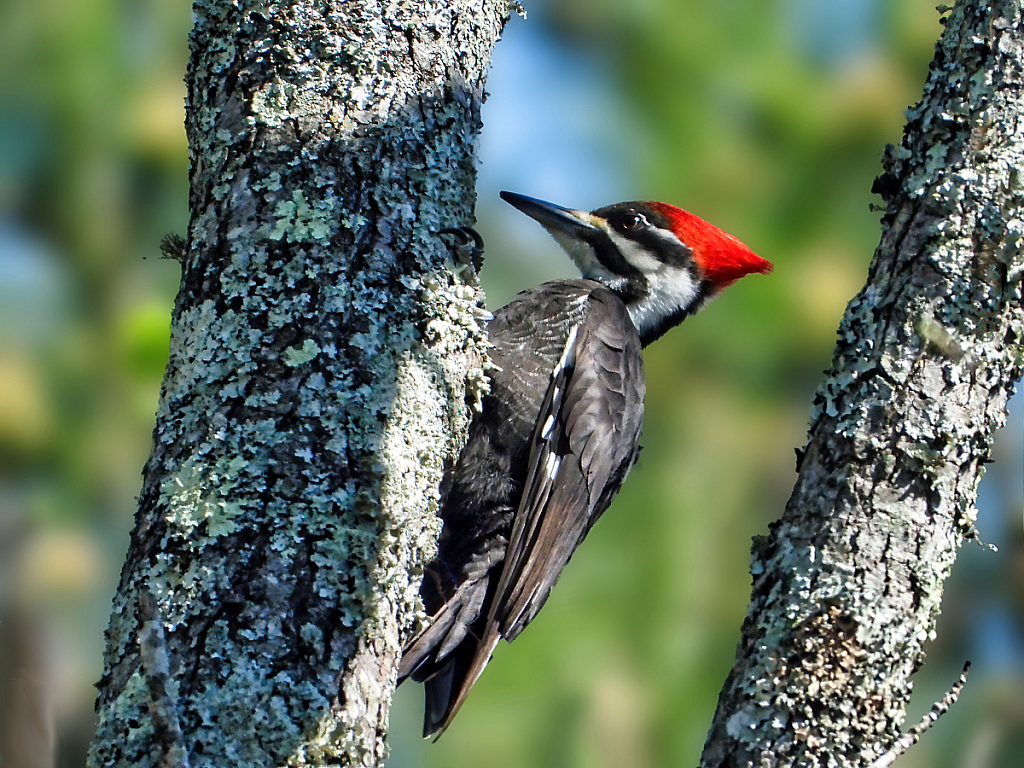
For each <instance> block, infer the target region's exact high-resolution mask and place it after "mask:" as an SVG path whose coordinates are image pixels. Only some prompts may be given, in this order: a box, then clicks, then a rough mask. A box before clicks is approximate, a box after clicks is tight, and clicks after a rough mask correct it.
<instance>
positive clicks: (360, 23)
mask: <svg viewBox="0 0 1024 768" xmlns="http://www.w3.org/2000/svg"><path fill="white" fill-rule="evenodd" d="M194 14H195V27H194V29H193V32H192V36H191V59H190V62H189V71H188V76H187V82H188V105H187V118H186V128H187V133H188V139H189V145H190V152H191V160H192V165H191V173H190V180H191V196H190V207H191V222H190V225H189V232H188V238H187V243H186V246H185V249H184V253H183V254H182V258H181V260H182V281H181V287H180V290H179V293H178V297H177V300H176V303H175V308H174V314H173V319H172V340H171V351H170V360H169V363H168V367H167V372H166V376H165V379H164V383H163V388H162V392H161V401H160V406H159V412H158V414H157V421H156V429H155V432H154V447H153V452H152V455H151V457H150V459H149V461H148V463H147V465H146V468H145V472H144V482H143V488H142V493H141V496H140V498H139V508H138V512H137V515H136V521H135V529H134V531H133V532H132V538H131V545H130V550H129V553H128V557H127V561H126V563H125V566H124V569H123V571H122V574H121V582H120V585H119V588H118V593H117V595H116V597H115V600H114V610H113V615H112V618H111V624H110V628H109V629H108V632H107V652H106V659H105V669H104V673H103V678H102V680H101V681H100V685H99V688H100V693H99V698H98V701H97V709H98V711H99V716H100V720H99V726H98V729H97V733H96V736H95V740H94V742H93V745H92V749H91V752H90V764H91V765H93V766H110V765H117V766H131V765H152V764H156V763H161V764H165V765H178V766H184V765H193V766H199V765H209V766H217V767H218V768H222V767H223V766H228V765H231V766H270V765H284V764H286V763H287V764H288V765H295V766H299V765H323V764H343V765H352V766H356V765H367V766H370V765H376V764H378V763H379V761H380V760H381V759H382V757H383V754H384V736H385V732H386V726H387V713H388V707H389V704H390V698H391V692H392V689H393V687H394V668H395V663H396V659H397V656H398V654H399V652H400V640H399V636H400V631H401V630H402V629H403V628H404V627H406V626H407V625H408V624H409V623H410V622H411V621H412V619H413V612H414V610H415V608H416V605H417V588H418V581H419V573H420V571H419V570H418V568H419V566H420V563H421V562H422V560H423V559H424V557H426V556H427V555H429V554H430V552H431V551H432V548H433V546H434V543H433V542H434V539H435V537H436V534H437V531H438V523H437V522H436V520H435V519H434V518H433V517H432V515H430V514H428V512H430V511H432V510H433V509H434V508H435V507H436V498H437V493H438V485H439V481H440V479H441V476H442V471H443V468H444V466H445V464H446V463H447V462H450V461H451V460H453V458H454V457H455V456H456V455H457V452H458V449H459V447H460V445H461V443H462V440H463V438H464V433H465V427H466V424H467V416H468V413H467V410H468V406H467V403H470V402H472V400H473V398H474V397H475V396H476V395H477V394H478V390H479V383H480V381H482V378H481V370H480V364H481V349H482V346H481V341H482V337H481V332H480V330H479V328H478V325H477V322H476V318H475V314H474V313H475V312H476V310H477V305H478V303H479V299H480V296H479V291H478V290H477V288H476V282H475V274H474V273H473V270H472V269H471V268H467V267H465V266H464V265H460V264H456V263H453V262H452V259H451V257H450V255H449V252H448V251H447V249H446V248H445V246H444V243H443V242H442V240H441V238H439V237H438V232H439V230H441V229H443V228H445V227H453V226H457V225H461V224H466V223H470V222H471V220H472V210H473V202H474V193H473V189H474V183H475V148H476V136H477V133H478V130H479V127H480V119H479V116H480V111H479V110H480V104H481V101H482V99H483V82H484V75H485V72H486V67H487V66H488V62H489V57H490V53H491V49H492V46H493V44H494V42H495V40H496V38H497V36H498V34H499V32H500V30H501V28H502V26H503V24H504V22H505V21H506V19H507V14H508V8H507V4H506V3H505V2H503V1H500V0H488V1H486V2H482V3H475V2H454V3H449V2H443V1H442V0H418V1H417V2H415V3H401V2H386V1H385V2H374V1H373V0H361V1H360V2H347V1H343V0H333V1H332V2H327V3H313V2H310V1H309V0H292V1H291V2H277V3H256V2H251V1H250V0H241V2H224V0H196V2H195V6H194Z"/></svg>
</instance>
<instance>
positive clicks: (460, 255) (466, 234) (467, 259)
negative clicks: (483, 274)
mask: <svg viewBox="0 0 1024 768" xmlns="http://www.w3.org/2000/svg"><path fill="white" fill-rule="evenodd" d="M438 234H439V235H454V236H455V237H456V238H458V239H457V240H456V242H454V243H453V244H452V245H451V248H450V250H451V252H452V254H453V255H454V256H455V258H456V260H457V261H458V262H459V263H461V264H469V265H472V267H473V269H474V270H475V271H476V272H479V271H480V268H481V267H482V266H483V263H484V239H483V238H482V237H480V233H479V232H477V231H476V230H475V229H473V228H472V227H448V228H446V229H442V230H441V231H440V232H438Z"/></svg>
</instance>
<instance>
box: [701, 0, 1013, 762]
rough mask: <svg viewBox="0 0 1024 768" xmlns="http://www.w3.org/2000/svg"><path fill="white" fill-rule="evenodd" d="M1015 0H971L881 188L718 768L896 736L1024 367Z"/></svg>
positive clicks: (747, 646)
mask: <svg viewBox="0 0 1024 768" xmlns="http://www.w3.org/2000/svg"><path fill="white" fill-rule="evenodd" d="M1022 25H1024V21H1022V4H1021V2H1020V0H1002V1H1001V2H995V3H979V2H960V3H958V4H957V6H956V8H955V9H954V10H953V12H952V14H951V15H950V16H949V17H948V18H947V19H946V31H945V33H944V34H943V36H942V39H941V40H940V42H939V44H938V46H937V48H936V55H935V59H934V61H933V63H932V66H931V70H930V73H929V78H928V82H927V84H926V86H925V92H924V97H923V98H922V100H921V102H920V103H919V104H918V105H917V106H915V107H913V108H912V109H911V110H909V111H908V123H907V126H906V129H905V133H904V138H903V142H902V145H901V146H900V147H891V148H889V150H888V151H887V153H886V157H885V161H884V173H883V174H882V175H881V176H880V177H879V180H878V182H877V184H876V190H877V191H879V192H880V193H881V194H882V196H883V198H884V199H885V202H886V212H885V216H884V219H883V234H882V238H881V242H880V244H879V247H878V249H877V251H876V252H875V256H874V259H873V261H872V264H871V268H870V270H869V275H868V281H867V284H866V285H865V287H864V288H863V290H862V291H861V292H860V294H858V296H857V297H855V298H854V299H853V300H852V301H851V302H850V304H849V306H848V307H847V311H846V314H845V316H844V318H843V321H842V324H841V325H840V328H839V342H838V344H837V347H836V351H835V356H834V359H833V363H832V368H831V370H830V371H828V372H827V374H826V380H825V381H824V383H823V384H822V386H821V387H820V389H819V391H818V393H817V395H816V398H815V403H814V410H813V413H812V421H811V426H810V433H809V441H808V444H807V446H806V448H805V449H804V451H803V452H802V453H801V454H800V455H801V458H800V462H799V463H800V467H799V469H800V472H799V478H798V480H797V485H796V487H795V489H794V491H793V495H792V497H791V498H790V500H789V503H788V504H787V507H786V511H785V513H784V515H783V517H782V518H781V519H780V520H778V521H777V522H775V523H774V524H772V526H771V529H770V532H769V535H768V536H767V537H763V538H761V539H759V540H757V541H755V546H754V551H753V563H752V574H753V592H752V599H751V603H750V608H749V611H748V615H747V618H746V620H745V622H744V625H743V636H742V640H741V643H740V647H739V649H738V651H737V661H736V665H735V666H734V668H733V670H732V672H731V673H730V675H729V677H728V679H727V680H726V683H725V687H724V688H723V690H722V693H721V697H720V699H719V705H718V711H717V713H716V715H715V720H714V723H713V725H712V729H711V732H710V734H709V737H708V741H707V744H706V746H705V750H704V755H703V758H702V765H705V766H740V765H752V766H788V765H801V766H854V765H868V764H870V763H871V762H872V761H873V759H874V758H875V757H877V756H878V755H879V754H882V753H884V752H886V750H887V749H888V748H889V745H891V744H893V743H894V742H895V741H896V740H897V738H898V736H899V729H900V726H901V724H902V721H903V718H904V713H905V706H906V704H907V700H908V698H909V696H910V692H911V687H912V682H911V675H912V673H913V672H914V671H915V670H916V669H917V667H918V666H919V665H920V664H921V663H923V660H924V655H925V647H926V644H927V641H928V640H929V639H931V637H932V636H933V634H934V631H935V618H936V616H937V614H938V612H939V603H940V599H941V595H942V586H943V582H944V580H945V579H946V577H947V576H948V574H949V571H950V569H951V567H952V565H953V562H954V560H955V557H956V552H957V548H958V546H959V545H960V543H961V542H962V540H963V539H964V538H965V537H972V536H974V527H973V521H974V517H975V510H974V499H975V493H976V489H977V485H978V481H979V480H980V478H981V475H982V473H983V469H984V464H985V461H986V459H987V457H988V452H989V447H990V445H991V442H992V437H993V434H994V432H995V431H996V429H998V427H1000V426H1001V425H1002V424H1003V423H1004V421H1005V418H1006V403H1007V400H1008V398H1009V395H1010V394H1011V392H1012V390H1013V385H1014V383H1015V382H1017V381H1019V379H1020V377H1021V372H1022V367H1024V300H1022V293H1024V292H1022V284H1021V283H1022V281H1021V273H1022V264H1024V260H1022V259H1024V257H1022V254H1021V248H1020V245H1021V233H1022V231H1024V229H1022V202H1024V190H1022V187H1021V185H1020V182H1019V178H1018V170H1017V169H1018V168H1020V167H1021V163H1022V160H1024V133H1022V132H1021V131H1020V129H1019V126H1020V122H1021V120H1022V116H1024V101H1022V96H1021V94H1022V89H1021V85H1022V84H1024V26H1022Z"/></svg>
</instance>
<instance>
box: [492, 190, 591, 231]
mask: <svg viewBox="0 0 1024 768" xmlns="http://www.w3.org/2000/svg"><path fill="white" fill-rule="evenodd" d="M501 199H502V200H504V201H505V202H506V203H509V204H510V205H514V206H515V207H516V208H518V209H519V210H520V211H522V212H523V213H525V214H526V215H527V216H529V217H530V218H531V219H536V220H537V221H538V222H539V223H540V225H541V226H542V227H544V228H545V229H546V230H548V231H549V232H551V234H553V235H554V234H556V233H560V234H566V235H571V236H572V237H576V238H579V237H582V235H583V233H584V232H586V231H588V230H589V231H593V230H596V229H597V227H596V226H594V224H592V223H591V220H592V218H593V217H592V216H591V214H590V213H588V212H587V211H575V210H573V209H572V208H563V207H562V206H560V205H555V204H554V203H548V202H545V201H544V200H538V199H537V198H535V197H527V196H526V195H518V194H516V193H515V192H502V193H501Z"/></svg>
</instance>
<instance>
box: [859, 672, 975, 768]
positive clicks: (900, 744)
mask: <svg viewBox="0 0 1024 768" xmlns="http://www.w3.org/2000/svg"><path fill="white" fill-rule="evenodd" d="M970 669H971V662H969V661H967V662H964V669H963V672H961V673H960V677H959V678H957V681H956V682H955V683H953V687H952V688H950V689H949V692H948V693H947V694H946V695H945V696H943V697H942V699H941V700H939V701H937V702H935V704H933V705H932V708H931V710H930V711H929V712H928V714H927V715H925V716H924V717H923V718H921V722H919V723H918V724H917V725H915V726H914V727H913V728H911V729H910V730H909V731H907V732H906V733H905V734H903V735H902V736H900V737H899V738H898V739H896V741H894V742H893V744H892V747H890V748H889V750H888V751H887V752H885V753H883V754H882V755H880V756H879V757H878V758H876V759H875V762H873V763H872V764H871V766H870V768H889V766H890V765H892V764H893V762H895V760H896V758H897V757H899V756H900V755H902V754H903V753H904V752H906V751H907V750H908V749H910V748H911V747H912V746H914V745H915V744H916V743H917V741H918V739H920V738H921V734H922V733H924V732H925V731H927V730H928V729H929V728H931V727H932V726H933V725H935V721H936V720H938V719H939V718H940V717H942V716H943V715H944V714H946V712H948V711H949V708H950V707H952V706H953V704H955V703H956V700H957V699H958V698H959V697H960V691H962V690H963V687H964V684H965V683H966V682H967V673H968V672H969V671H970Z"/></svg>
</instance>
